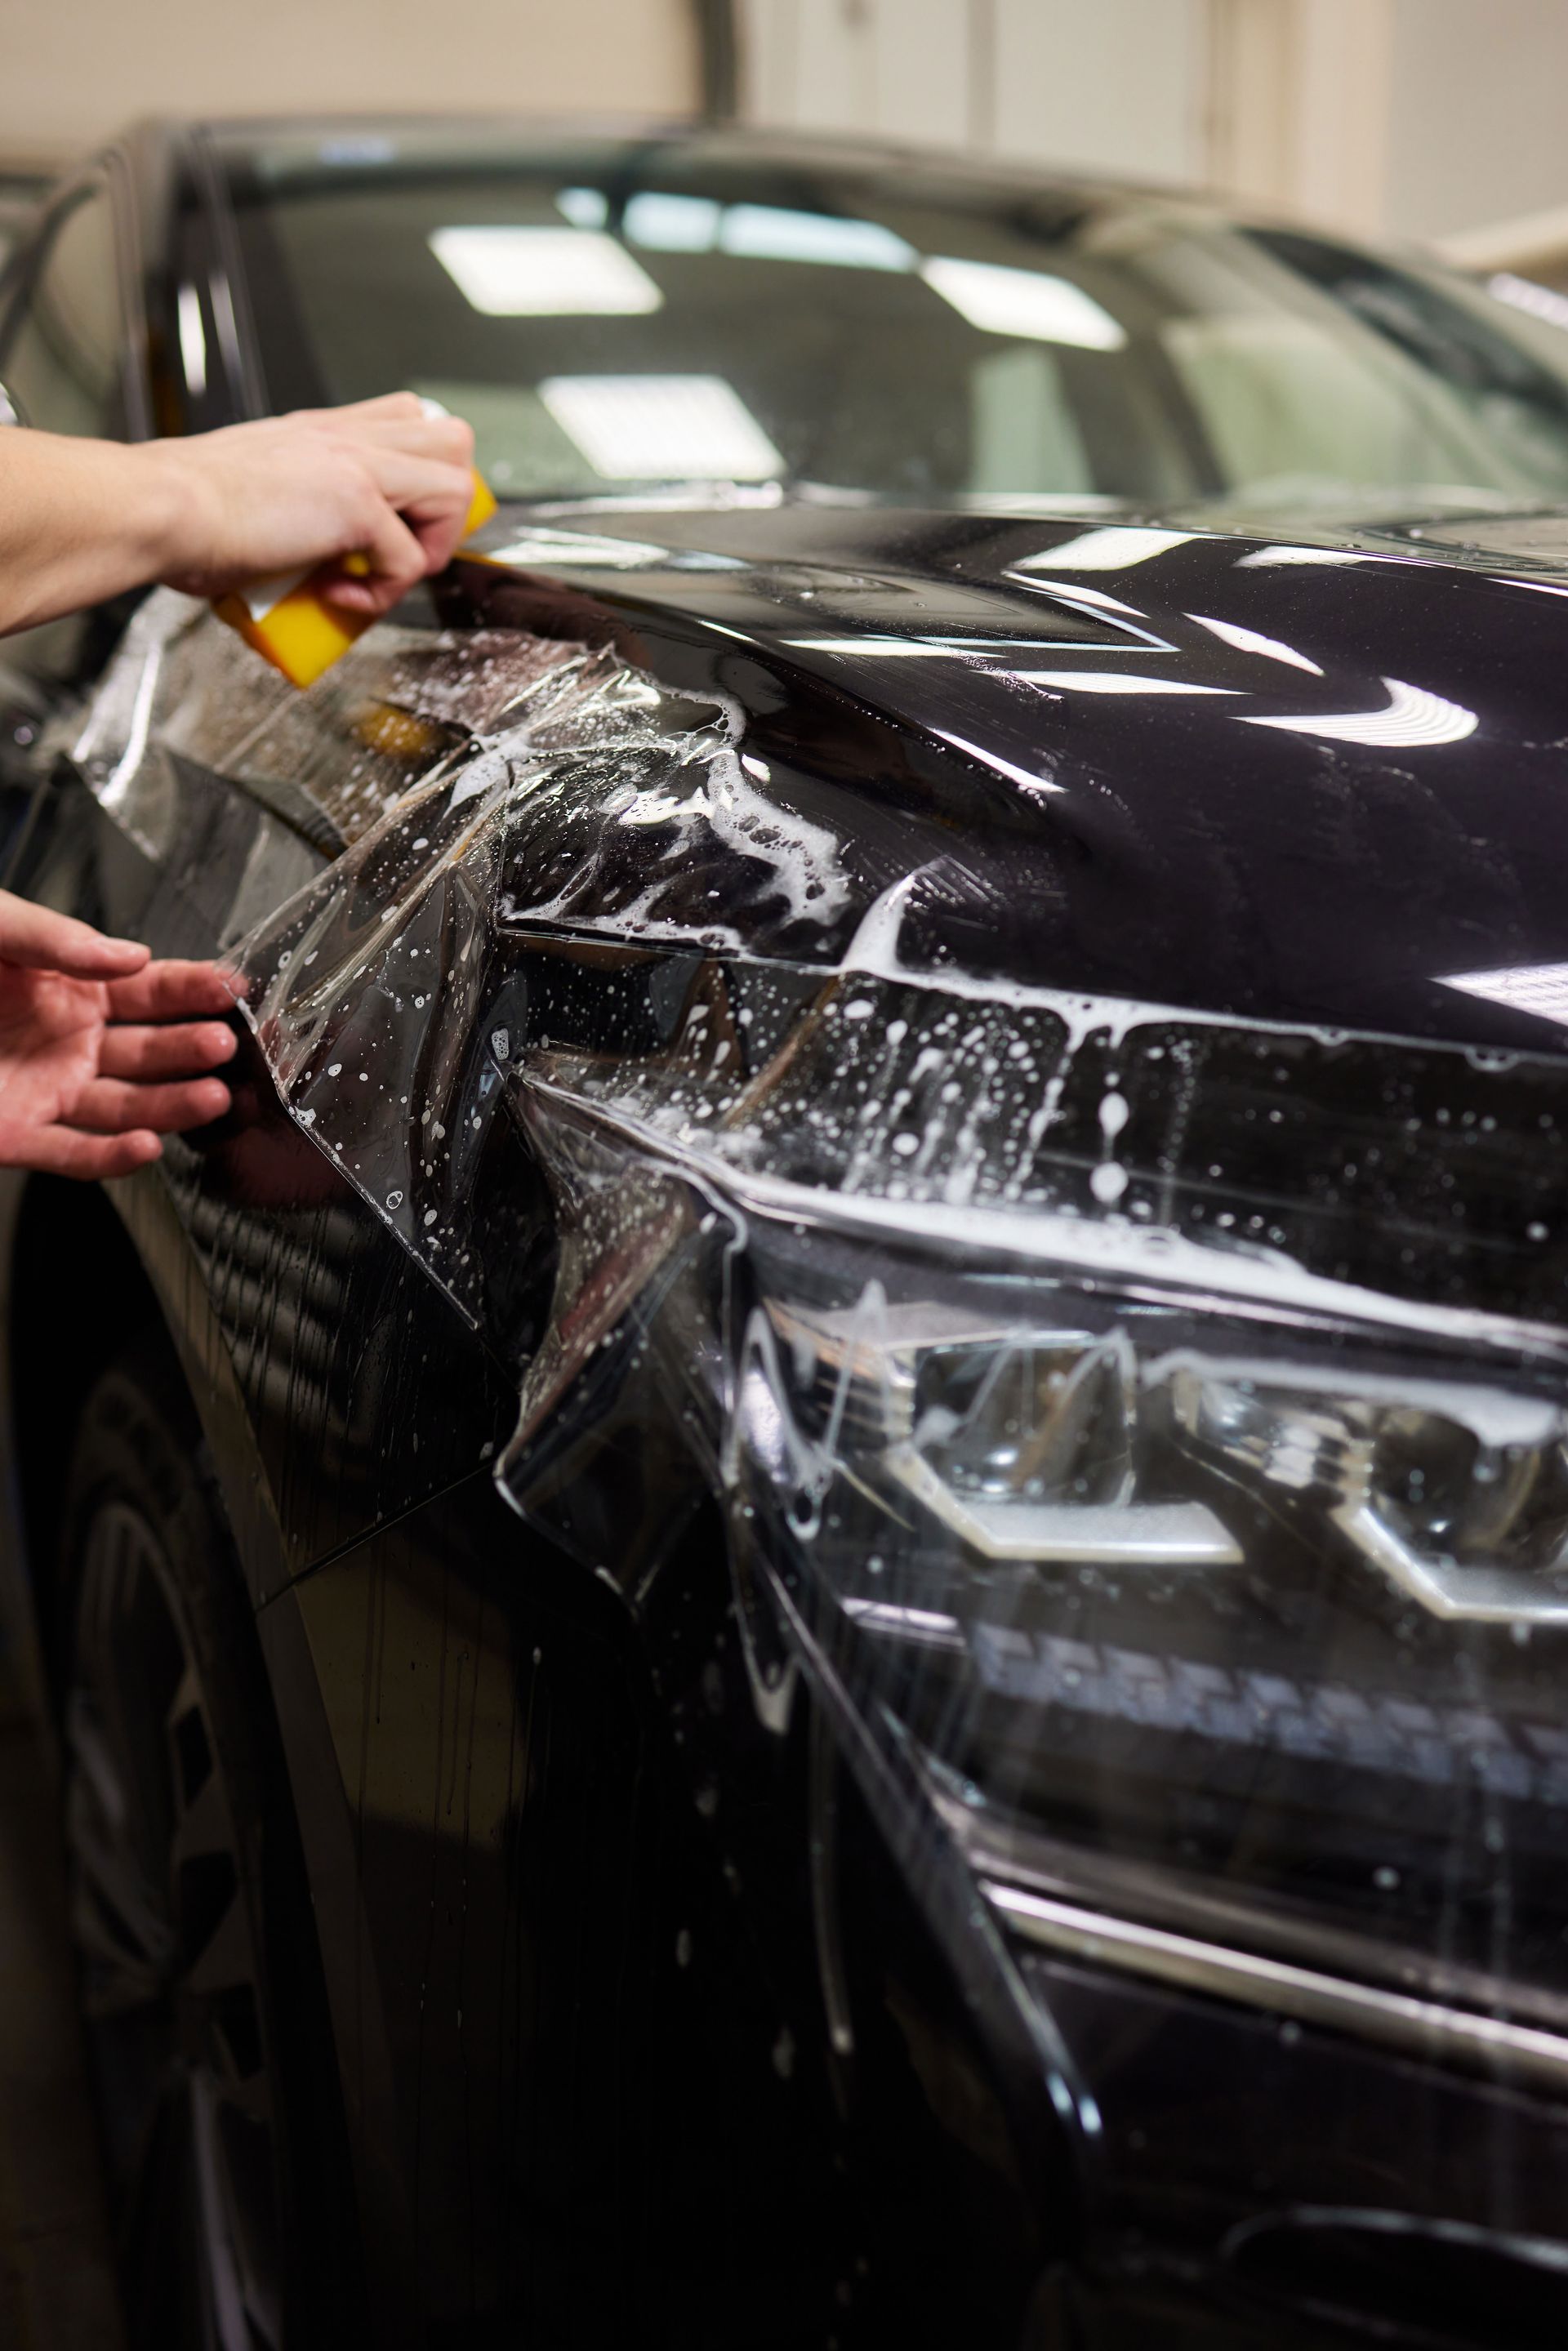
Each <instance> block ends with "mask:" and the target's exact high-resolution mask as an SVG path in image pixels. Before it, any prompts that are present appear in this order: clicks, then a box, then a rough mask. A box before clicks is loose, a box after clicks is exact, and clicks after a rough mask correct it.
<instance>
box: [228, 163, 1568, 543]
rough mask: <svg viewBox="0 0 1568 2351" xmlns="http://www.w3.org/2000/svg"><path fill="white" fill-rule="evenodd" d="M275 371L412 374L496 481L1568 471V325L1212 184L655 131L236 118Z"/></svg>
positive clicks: (1056, 486)
mask: <svg viewBox="0 0 1568 2351" xmlns="http://www.w3.org/2000/svg"><path fill="white" fill-rule="evenodd" d="M233 184H234V189H235V205H236V211H237V214H238V216H239V220H240V225H241V232H242V236H243V238H244V240H245V244H246V256H247V261H248V266H249V274H250V277H251V281H252V287H253V298H254V300H255V304H256V313H257V323H258V329H259V331H260V334H261V337H262V341H263V345H264V354H265V359H266V364H267V376H268V382H269V388H270V390H271V392H272V396H273V398H274V401H275V402H277V404H278V405H285V404H293V403H295V402H311V401H320V400H351V399H356V398H359V397H361V396H362V395H365V394H368V393H371V392H375V391H378V390H380V389H382V388H383V387H384V386H385V385H386V384H388V383H403V384H408V385H410V386H412V387H413V389H415V390H418V391H421V392H426V393H428V394H430V395H432V396H434V397H435V398H437V399H439V400H441V401H442V402H444V404H445V405H446V406H448V407H449V408H452V409H454V410H455V411H456V412H457V413H461V414H463V415H465V416H466V417H468V418H469V420H470V421H471V422H472V423H473V424H474V427H475V430H476V435H477V440H478V446H479V456H480V463H481V465H482V467H483V470H484V471H485V472H486V475H487V476H488V478H489V480H490V482H491V484H492V486H494V487H495V488H496V489H497V491H498V492H499V493H500V494H502V495H503V496H540V495H551V496H570V495H591V494H593V493H595V492H599V491H603V490H605V489H618V490H624V489H625V488H626V486H628V485H629V484H635V483H664V482H671V481H685V480H690V481H693V482H699V481H706V480H733V481H740V482H754V483H755V482H766V481H778V482H780V483H783V484H789V483H796V482H810V483H814V484H821V485H824V486H835V487H839V488H842V489H847V490H852V491H859V492H867V493H871V494H873V495H878V496H889V497H894V498H905V499H912V500H917V499H923V498H930V499H941V498H944V497H950V496H981V497H987V498H1001V499H1008V498H1019V499H1035V500H1048V501H1051V502H1053V503H1058V504H1061V503H1067V504H1071V503H1074V502H1076V503H1078V504H1081V505H1082V506H1084V507H1086V508H1088V509H1090V510H1093V509H1094V508H1095V507H1099V506H1101V505H1105V504H1122V503H1132V504H1134V505H1140V504H1147V505H1159V506H1162V507H1172V506H1184V505H1192V504H1195V503H1207V504H1210V505H1212V504H1215V503H1226V504H1229V505H1232V506H1237V507H1254V508H1257V507H1279V508H1291V507H1294V508H1300V507H1302V506H1311V505H1314V504H1316V505H1320V506H1323V507H1332V506H1333V505H1334V504H1336V503H1345V502H1354V501H1355V500H1357V499H1358V498H1360V499H1364V498H1365V496H1366V495H1367V494H1368V493H1373V494H1377V495H1383V494H1393V495H1396V496H1402V497H1404V499H1405V500H1406V503H1407V504H1411V503H1420V504H1423V505H1426V506H1435V505H1443V504H1448V503H1456V502H1457V503H1460V504H1463V503H1465V502H1466V501H1475V500H1480V501H1483V502H1492V503H1500V504H1519V503H1530V502H1535V501H1540V500H1553V499H1558V498H1562V497H1565V496H1568V332H1565V331H1563V329H1562V327H1560V326H1559V325H1557V324H1555V323H1554V322H1552V320H1551V319H1546V318H1544V317H1543V315H1542V313H1541V312H1540V311H1539V310H1537V311H1535V312H1533V313H1531V312H1529V311H1528V310H1527V309H1525V308H1521V306H1520V305H1518V304H1509V303H1506V302H1504V301H1502V300H1500V299H1494V298H1490V296H1489V295H1488V294H1487V293H1486V292H1485V291H1484V290H1483V289H1481V288H1479V287H1470V286H1469V285H1468V284H1466V283H1464V282H1463V281H1461V280H1458V279H1450V278H1448V277H1445V276H1443V275H1441V274H1440V273H1438V272H1436V271H1429V272H1428V271H1424V270H1422V269H1420V268H1418V267H1416V266H1399V265H1396V264H1395V263H1393V262H1391V261H1387V260H1385V259H1382V258H1379V257H1377V256H1372V255H1368V254H1366V253H1364V252H1363V251H1360V250H1358V249H1356V248H1353V247H1350V246H1343V245H1341V244H1339V243H1337V242H1334V241H1333V240H1329V239H1324V238H1319V237H1314V236H1312V235H1306V234H1304V233H1301V232H1298V231H1295V230H1285V229H1282V228H1267V227H1260V226H1255V225H1253V226H1249V225H1241V224H1237V223H1233V222H1229V221H1227V220H1226V219H1225V218H1224V217H1223V216H1222V215H1220V214H1217V213H1214V212H1212V211H1209V210H1206V209H1204V208H1202V207H1199V206H1197V205H1194V204H1185V203H1178V202H1176V200H1166V199H1162V198H1159V197H1154V196H1144V195H1137V194H1130V193H1127V194H1124V193H1115V192H1106V191H1096V190H1082V189H1062V188H1051V187H1049V186H1044V185H1041V184H1040V183H1038V182H1036V181H1033V180H1028V179H1025V178H1023V177H1021V176H1020V177H1019V179H1017V180H1016V181H1009V180H1008V179H1007V178H1006V177H1004V176H1001V175H997V174H991V175H989V176H987V177H985V178H979V177H977V178H975V179H972V180H971V179H967V178H965V177H963V176H962V175H961V174H959V173H957V172H954V171H949V170H942V169H936V168H932V169H922V168H918V167H911V168H909V169H904V170H897V171H894V170H879V169H874V168H869V167H868V168H864V169H852V168H848V167H846V166H845V165H844V164H843V163H842V162H840V161H838V160H835V159H831V158H830V159H827V160H821V161H813V162H810V163H806V162H789V161H786V160H779V159H778V158H771V159H770V158H768V157H767V156H766V155H764V156H762V157H761V158H760V159H759V160H756V161H745V160H741V159H738V158H737V157H736V156H735V155H734V154H733V152H724V151H720V150H716V149H715V148H714V147H713V146H712V145H711V144H710V145H696V144H694V145H692V146H689V147H688V146H685V145H684V144H683V143H682V142H680V141H653V142H647V143H643V144H640V145H637V146H620V145H616V144H613V143H609V142H606V143H602V144H600V145H598V146H591V145H583V146H580V147H576V148H573V149H571V150H570V151H563V152H559V153H557V154H553V155H549V156H547V155H544V154H542V153H538V152H535V153H534V154H532V155H526V154H525V155H523V156H521V157H520V158H514V159H513V160H507V158H506V157H505V155H504V154H501V153H498V152H479V151H478V150H476V149H466V148H454V147H452V146H450V145H448V146H447V147H446V148H445V149H443V148H442V147H441V145H440V144H439V142H437V141H434V140H433V138H432V137H430V136H428V135H427V136H426V137H424V138H423V139H422V140H418V141H402V142H399V141H392V140H391V139H387V140H382V141H379V142H371V145H370V146H369V147H366V146H363V145H361V146H359V147H356V146H354V145H353V144H352V143H351V142H350V146H349V147H348V148H346V149H345V148H344V146H343V145H342V143H341V142H338V143H337V144H336V145H333V144H330V143H329V144H328V145H325V146H314V145H311V144H309V143H308V142H305V141H295V142H292V143H291V144H287V145H280V146H278V147H277V148H276V149H269V150H266V151H264V152H261V153H259V154H256V153H249V152H236V154H235V158H234V162H233Z"/></svg>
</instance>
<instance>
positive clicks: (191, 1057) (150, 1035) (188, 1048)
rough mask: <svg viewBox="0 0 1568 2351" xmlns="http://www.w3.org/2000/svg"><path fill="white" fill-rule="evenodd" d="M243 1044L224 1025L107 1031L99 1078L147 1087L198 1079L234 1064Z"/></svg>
mask: <svg viewBox="0 0 1568 2351" xmlns="http://www.w3.org/2000/svg"><path fill="white" fill-rule="evenodd" d="M237 1050H239V1040H238V1039H237V1038H236V1037H235V1033H234V1030H233V1029H227V1028H225V1027H224V1025H223V1024H222V1023H221V1022H220V1021H216V1020H211V1021H187V1022H183V1023H181V1024H179V1025H176V1026H174V1027H172V1028H166V1029H162V1028H147V1027H136V1026H130V1025H128V1026H124V1027H120V1028H112V1029H105V1031H104V1036H103V1043H102V1046H101V1047H100V1049H99V1056H98V1070H99V1076H100V1077H103V1078H132V1079H135V1080H136V1081H138V1082H139V1083H140V1084H142V1085H146V1084H147V1083H148V1082H149V1081H151V1080H152V1079H155V1078H194V1077H202V1076H204V1075H205V1073H206V1072H207V1071H209V1070H216V1069H219V1068H221V1067H222V1065H223V1063H224V1062H225V1061H233V1059H234V1057H235V1053H236V1052H237Z"/></svg>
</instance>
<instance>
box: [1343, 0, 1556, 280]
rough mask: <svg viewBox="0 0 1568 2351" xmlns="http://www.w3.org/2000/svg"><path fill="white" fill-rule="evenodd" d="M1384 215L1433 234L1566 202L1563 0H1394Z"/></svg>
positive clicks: (1394, 223)
mask: <svg viewBox="0 0 1568 2351" xmlns="http://www.w3.org/2000/svg"><path fill="white" fill-rule="evenodd" d="M1396 7H1397V14H1396V82H1395V104H1394V110H1393V118H1392V122H1391V128H1390V142H1389V159H1388V193H1387V215H1388V225H1389V226H1390V227H1391V228H1393V229H1395V230H1396V231H1399V232H1401V233H1403V234H1409V235H1421V236H1431V235H1442V234H1445V233H1447V232H1448V231H1450V230H1454V229H1467V228H1471V227H1474V226H1478V225H1480V224H1482V223H1485V222H1490V221H1498V220H1505V219H1512V218H1515V217H1517V216H1519V215H1520V214H1530V213H1538V212H1546V211H1550V210H1552V209H1553V208H1554V207H1556V206H1558V205H1562V204H1568V0H1396Z"/></svg>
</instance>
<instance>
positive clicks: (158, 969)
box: [0, 890, 235, 1177]
mask: <svg viewBox="0 0 1568 2351" xmlns="http://www.w3.org/2000/svg"><path fill="white" fill-rule="evenodd" d="M234 1001H235V990H234V987H233V986H232V985H231V984H230V982H229V981H228V979H227V978H226V977H225V975H224V974H223V973H222V972H221V971H220V970H218V968H217V967H215V966H214V965H213V964H206V963H173V962H170V963H154V962H152V959H151V957H150V956H149V954H148V951H147V949H146V948H145V947H144V946H136V945H135V944H134V943H133V942H132V941H131V940H130V939H110V938H106V937H105V936H104V935H103V934H102V933H101V932H100V931H95V930H94V929H93V928H92V927H91V925H89V924H87V923H78V922H76V921H74V920H73V919H72V917H71V916H69V915H68V914H55V913H53V912H51V911H50V909H48V908H47V907H45V906H35V905H33V904H30V903H29V902H28V901H27V900H26V899H25V898H15V897H12V896H11V895H10V893H8V892H6V891H4V890H0V1167H29V1168H35V1169H37V1170H39V1171H41V1172H42V1173H45V1174H48V1175H79V1176H86V1177H99V1176H110V1175H129V1174H130V1173H131V1170H132V1169H133V1168H137V1167H144V1166H146V1165H147V1164H148V1163H149V1161H151V1160H153V1159H156V1158H157V1157H158V1155H159V1154H160V1152H161V1151H162V1147H163V1146H162V1143H161V1142H160V1141H159V1137H160V1135H161V1134H182V1133H183V1132H184V1131H185V1130H186V1129H187V1128H189V1127H195V1126H205V1125H206V1124H207V1123H209V1122H210V1121H211V1120H213V1119H215V1118H221V1117H222V1115H223V1113H224V1112H225V1110H227V1108H228V1105H229V1090H228V1088H227V1086H225V1084H224V1082H223V1081H222V1079H221V1078H216V1077H214V1076H211V1075H210V1074H208V1073H209V1072H210V1071H213V1070H214V1069H216V1068H218V1067H220V1066H221V1064H222V1063H224V1062H225V1061H228V1060H229V1059H230V1058H231V1057H232V1055H233V1053H234V1050H235V1034H234V1031H233V1029H231V1028H230V1027H229V1026H228V1024H227V1021H226V1019H224V1017H223V1016H224V1015H225V1014H227V1013H229V1012H231V1011H232V1010H233V1008H234ZM204 1016H205V1017H204Z"/></svg>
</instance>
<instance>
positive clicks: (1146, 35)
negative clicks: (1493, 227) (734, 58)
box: [736, 0, 1568, 237]
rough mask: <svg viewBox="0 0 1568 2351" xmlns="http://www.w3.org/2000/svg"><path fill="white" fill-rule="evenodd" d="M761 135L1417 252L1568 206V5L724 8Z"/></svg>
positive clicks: (1108, 0) (1100, 2) (1401, 1)
mask: <svg viewBox="0 0 1568 2351" xmlns="http://www.w3.org/2000/svg"><path fill="white" fill-rule="evenodd" d="M736 5H737V14H738V19H739V22H740V25H741V27H742V31H743V35H744V37H745V40H744V55H745V61H746V71H745V75H744V82H745V107H746V110H747V112H748V113H749V114H750V115H751V117H752V118H753V119H754V120H758V121H768V122H782V123H791V124H800V125H801V126H802V127H808V128H818V129H822V130H830V129H831V130H838V131H844V130H849V131H853V130H861V131H873V132H877V133H880V134H882V135H884V136H891V137H894V138H910V139H915V140H936V141H945V142H949V143H960V142H967V143H970V144H973V145H976V146H979V147H982V148H986V149H990V150H994V151H996V152H1002V153H1007V154H1012V155H1018V156H1020V157H1026V158H1030V159H1035V160H1039V161H1041V162H1051V163H1056V164H1060V165H1062V166H1064V167H1069V168H1071V167H1080V168H1087V169H1090V170H1094V171H1103V172H1112V173H1128V174H1131V175H1134V176H1141V177H1145V178H1151V179H1157V180H1166V181H1169V182H1173V183H1176V184H1178V185H1187V186H1192V185H1207V186H1211V187H1216V188H1221V189H1228V190H1231V191H1234V192H1235V193H1239V194H1241V195H1244V196H1248V197H1250V198H1252V199H1254V200H1256V201H1260V202H1263V203H1266V204H1273V205H1279V206H1281V207H1283V208H1284V209H1286V210H1289V211H1291V212H1295V213H1299V214H1302V215H1304V216H1307V217H1310V218H1312V219H1315V220H1319V221H1325V222H1328V223H1330V224H1337V225H1341V226H1343V227H1346V228H1350V229H1357V230H1361V231H1364V232H1369V233H1370V232H1377V231H1381V230H1387V231H1392V232H1393V233H1394V234H1396V235H1406V236H1416V237H1427V236H1437V235H1443V234H1446V233H1447V232H1448V231H1451V230H1454V229H1459V228H1464V227H1469V226H1472V225H1481V224H1483V223H1489V222H1495V221H1500V220H1504V219H1507V218H1510V217H1511V216H1513V215H1516V214H1523V213H1531V212H1539V211H1543V210H1547V209H1549V208H1551V207H1552V206H1554V205H1562V204H1568V133H1565V132H1564V130H1563V113H1564V108H1565V106H1568V0H736Z"/></svg>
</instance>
